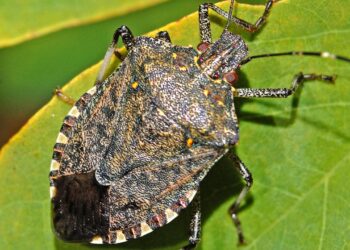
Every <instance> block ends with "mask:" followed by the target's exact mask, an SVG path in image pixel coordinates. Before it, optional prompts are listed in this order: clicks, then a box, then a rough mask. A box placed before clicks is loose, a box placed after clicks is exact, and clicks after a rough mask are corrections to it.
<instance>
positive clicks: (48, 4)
mask: <svg viewBox="0 0 350 250" xmlns="http://www.w3.org/2000/svg"><path fill="white" fill-rule="evenodd" d="M164 1H166V0H147V1H145V0H117V1H109V0H99V1H96V0H87V1H84V2H82V1H78V0H74V1H72V0H61V1H49V0H46V1H42V0H29V1H28V0H26V1H24V0H18V1H15V2H14V1H6V0H0V6H1V8H0V27H1V29H0V47H5V46H10V45H14V44H17V43H20V42H23V41H25V40H30V39H33V38H35V37H38V36H42V35H44V34H47V33H51V32H54V31H57V30H59V29H62V28H67V27H72V26H77V25H83V24H89V23H93V22H97V21H101V20H106V19H108V18H111V17H116V16H120V15H124V14H126V13H129V12H131V11H135V10H139V9H142V8H146V7H150V6H152V5H155V4H159V3H161V2H164ZM14 6H15V7H14Z"/></svg>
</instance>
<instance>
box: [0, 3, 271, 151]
mask: <svg viewBox="0 0 350 250" xmlns="http://www.w3.org/2000/svg"><path fill="white" fill-rule="evenodd" d="M118 1H122V0H117V1H114V3H113V5H116V3H117V2H118ZM145 1H146V0H145ZM148 1H149V0H148ZM31 2H32V3H34V2H35V3H36V5H38V3H40V1H35V0H31V1H29V2H28V1H26V4H22V5H21V1H17V4H16V5H14V4H13V5H12V6H13V7H12V8H13V10H12V11H13V13H14V14H15V13H16V12H17V13H26V14H27V15H28V16H26V18H28V19H33V20H35V19H36V18H37V19H40V18H42V15H37V14H38V13H37V12H33V13H32V15H33V16H30V15H31V12H30V11H31V10H30V9H29V10H28V9H25V8H31V7H32V8H37V6H33V4H31ZM90 2H91V1H90ZM92 2H93V1H92ZM123 2H125V0H123ZM130 2H132V1H130ZM203 2H218V1H217V0H211V1H208V0H165V1H162V2H160V3H155V4H154V5H152V6H148V7H146V8H143V9H138V10H130V11H129V13H126V14H123V15H121V16H118V17H113V18H109V17H107V19H106V20H102V21H96V22H95V21H94V20H92V21H91V23H89V24H82V25H77V26H75V27H66V28H64V29H60V30H58V31H53V32H49V33H48V34H46V35H43V36H40V37H38V38H34V39H30V40H26V41H23V42H20V43H18V44H15V45H11V46H7V47H4V48H1V47H0V121H1V123H0V147H1V146H2V145H3V144H4V143H6V141H7V140H8V139H9V138H10V137H11V135H13V134H14V133H16V132H17V131H18V130H19V129H20V127H21V126H22V125H23V124H24V123H25V122H26V121H27V120H28V118H29V117H30V116H31V115H33V114H34V113H35V112H36V111H37V110H38V109H39V108H40V107H41V106H43V105H44V104H45V103H46V102H47V101H48V100H49V99H50V98H51V97H52V93H53V90H54V89H55V88H56V87H58V86H63V85H64V84H65V83H66V82H68V81H69V80H70V79H72V78H73V77H74V76H76V75H78V73H79V72H81V71H83V70H84V69H86V68H87V67H89V66H91V65H93V64H95V63H96V62H98V61H99V60H101V59H102V58H103V55H104V53H105V51H106V48H107V45H108V44H109V42H110V40H111V37H112V35H113V32H114V30H115V29H116V28H118V27H119V26H120V25H122V24H125V25H127V26H128V27H130V29H131V30H132V31H133V33H134V35H141V34H144V33H146V32H148V31H151V30H153V29H156V28H158V27H161V26H163V25H165V24H167V23H169V22H173V21H176V20H178V19H179V18H181V17H183V16H185V15H187V14H189V13H191V12H194V11H196V10H197V8H198V5H199V4H200V3H203ZM239 2H241V3H242V2H244V3H264V2H265V1H264V0H244V1H243V0H242V1H239ZM23 3H24V2H23ZM41 3H44V4H46V5H49V7H50V9H51V8H53V7H55V6H50V5H55V4H56V3H54V2H52V1H48V0H45V1H41ZM6 4H7V5H9V4H8V3H7V2H5V1H4V0H1V1H0V6H2V7H4V8H3V10H2V11H1V10H0V27H1V26H2V25H9V23H11V20H10V21H9V20H5V21H4V20H3V21H1V16H2V18H7V15H9V14H11V6H10V7H8V6H7V9H5V5H6ZM75 7H76V6H75ZM111 7H112V6H111ZM21 8H22V10H21ZM5 11H7V13H3V14H2V15H1V13H2V12H5ZM60 11H62V13H56V14H59V15H61V16H62V18H63V19H64V18H65V15H67V18H68V17H69V16H68V13H65V12H64V9H63V8H57V12H60ZM9 12H10V13H9ZM42 13H43V14H45V9H42ZM5 14H7V15H5ZM34 14H36V15H34ZM46 14H50V13H46ZM16 18H20V17H18V16H17V17H16ZM102 19H103V17H102ZM13 23H14V24H13V25H12V24H11V26H10V30H13V31H14V32H15V31H16V20H15V19H14V22H13ZM21 25H25V23H24V24H23V22H22V23H21ZM75 25H76V24H75ZM5 28H6V29H9V27H5ZM0 29H1V28H0Z"/></svg>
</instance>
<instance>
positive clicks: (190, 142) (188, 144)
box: [186, 138, 193, 148]
mask: <svg viewBox="0 0 350 250" xmlns="http://www.w3.org/2000/svg"><path fill="white" fill-rule="evenodd" d="M186 144H187V147H189V148H191V147H192V145H193V139H192V138H188V139H187V142H186Z"/></svg>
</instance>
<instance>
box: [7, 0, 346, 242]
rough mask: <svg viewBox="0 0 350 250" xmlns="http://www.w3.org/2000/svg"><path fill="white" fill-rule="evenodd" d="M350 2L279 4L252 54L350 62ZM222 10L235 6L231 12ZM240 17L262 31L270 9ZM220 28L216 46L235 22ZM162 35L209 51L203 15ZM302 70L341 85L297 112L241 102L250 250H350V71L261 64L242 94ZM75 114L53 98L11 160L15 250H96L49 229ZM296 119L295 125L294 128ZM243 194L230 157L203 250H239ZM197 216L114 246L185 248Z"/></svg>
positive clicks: (320, 88)
mask: <svg viewBox="0 0 350 250" xmlns="http://www.w3.org/2000/svg"><path fill="white" fill-rule="evenodd" d="M346 2H347V4H346V3H345V2H344V4H343V5H340V4H339V3H338V2H337V1H318V2H317V4H315V2H311V1H303V0H289V1H280V2H279V3H278V4H276V5H275V6H274V8H273V9H272V11H271V15H270V17H269V19H268V23H267V24H266V25H265V27H264V28H263V30H262V31H261V32H258V34H256V35H249V34H246V33H245V32H242V34H243V36H244V38H245V40H246V41H247V43H248V46H249V48H250V53H251V55H254V54H261V53H268V52H270V53H271V52H281V51H290V50H307V51H324V50H326V51H330V52H333V53H336V54H341V55H344V56H346V55H348V56H349V55H350V47H349V46H348V41H349V39H350V22H349V21H348V13H350V4H348V3H349V1H346ZM222 6H225V8H227V3H226V4H223V5H222ZM235 12H236V14H237V15H238V16H239V17H243V18H245V19H247V20H250V21H252V22H254V20H256V18H257V17H258V16H259V15H260V14H261V13H262V12H263V7H262V6H250V5H238V6H237V9H236V11H235ZM212 20H215V24H214V25H213V28H214V32H213V33H214V36H215V37H217V36H218V35H219V34H220V32H221V31H222V27H223V25H224V23H225V22H224V21H223V20H222V19H221V18H212ZM161 29H162V30H168V31H169V33H170V35H171V37H172V40H173V42H174V43H175V44H182V45H188V44H193V45H196V44H197V43H198V42H199V38H198V37H199V35H198V21H197V14H193V15H190V16H187V17H184V18H183V19H181V20H180V21H178V22H176V23H172V24H169V25H168V26H166V27H163V28H161ZM233 29H234V30H235V31H237V29H236V28H235V27H233ZM238 31H239V32H241V30H239V29H238ZM97 70H98V65H96V66H93V67H92V68H90V69H88V70H86V71H84V72H83V73H82V74H80V75H78V76H77V77H76V78H75V79H73V80H72V81H71V82H70V83H69V84H68V85H66V86H65V88H64V91H65V92H66V93H67V94H69V95H71V96H72V97H74V98H78V97H79V96H80V95H81V94H82V93H84V91H86V90H87V89H89V88H90V87H91V86H92V84H93V82H94V79H95V76H96V72H97ZM300 71H303V72H305V73H323V74H331V75H332V74H336V75H338V79H337V82H336V84H335V85H334V86H333V85H329V84H325V83H323V82H320V81H315V82H307V83H306V84H305V86H304V88H303V91H302V93H301V94H300V99H299V105H298V106H296V105H294V106H293V105H292V98H289V99H283V100H282V99H281V100H278V99H269V100H262V99H259V100H258V99H254V100H244V101H240V102H238V103H237V104H236V106H238V108H239V112H238V114H239V119H240V131H241V134H240V143H239V145H238V146H237V147H235V151H236V152H237V154H238V155H239V156H240V158H241V159H242V161H243V162H244V163H245V164H246V165H247V166H248V167H249V169H250V170H251V172H252V173H253V176H254V181H255V183H254V185H253V188H252V190H251V192H250V195H249V197H248V199H246V200H245V202H244V203H243V207H242V209H241V211H240V214H239V216H240V219H241V221H242V226H243V229H244V232H245V235H246V238H247V242H248V243H247V245H246V246H245V247H243V248H242V249H349V248H350V240H349V235H350V227H349V222H350V219H349V218H350V209H349V208H350V202H349V200H350V193H349V191H348V187H349V185H348V184H347V183H348V180H347V179H348V176H349V174H350V170H349V168H348V166H349V163H350V156H349V151H350V127H349V126H350V125H349V120H350V115H349V112H348V109H349V105H350V102H349V97H350V94H349V93H350V85H349V84H348V83H349V80H350V69H349V64H346V63H344V62H340V61H334V60H331V59H322V58H307V57H280V58H269V59H256V60H255V61H252V62H251V63H249V64H247V65H245V66H244V67H242V71H241V72H240V79H241V81H240V82H239V84H238V86H237V87H246V86H250V87H288V86H289V85H290V83H291V81H292V78H293V75H294V74H296V73H298V72H300ZM69 108H70V107H69V106H67V105H66V104H64V103H62V102H61V101H59V100H57V98H53V99H52V100H51V101H50V102H49V103H48V104H47V105H46V106H44V107H43V108H42V109H41V110H40V111H39V112H38V113H37V114H36V115H35V116H33V117H32V119H31V120H30V121H29V122H28V124H27V125H26V126H25V127H23V129H22V130H21V131H20V132H19V133H18V134H17V135H16V136H15V137H13V138H12V140H11V141H10V142H9V143H8V144H7V145H6V146H5V147H4V148H3V149H2V151H1V153H0V176H1V178H2V180H1V182H0V187H1V190H2V195H1V196H0V221H1V224H0V245H1V246H2V247H3V248H4V249H26V248H30V247H31V248H33V246H34V248H40V249H54V248H56V249H68V248H74V249H89V248H92V246H90V245H82V244H75V245H73V244H67V243H64V242H61V241H59V240H57V239H56V238H55V237H54V234H53V233H52V231H51V226H50V220H51V218H50V201H49V193H48V177H47V176H48V171H49V164H50V159H51V154H52V146H53V144H54V142H55V139H56V136H57V133H58V131H59V128H60V125H61V122H62V120H63V118H64V116H65V114H66V113H67V111H68V110H69ZM293 112H297V114H296V117H295V119H290V117H291V116H290V115H291V113H293ZM242 187H243V182H242V181H241V180H240V177H239V176H238V174H236V172H235V170H234V168H233V167H232V163H231V162H230V161H229V160H228V159H226V158H225V159H223V160H222V161H220V162H219V164H217V165H216V166H215V167H214V168H213V169H212V171H211V172H210V173H209V175H208V176H207V178H206V179H205V180H204V181H203V185H202V192H201V195H202V207H203V221H202V224H203V235H202V242H201V243H200V245H199V249H233V248H235V246H236V243H237V238H236V231H235V228H234V225H233V223H232V221H231V219H230V216H229V214H228V212H227V210H228V208H229V207H230V205H231V204H232V202H233V201H234V200H235V198H236V197H237V195H238V193H239V191H240V189H241V188H242ZM189 212H190V211H189V209H187V210H185V211H184V213H182V214H181V216H180V217H179V218H178V219H176V220H175V221H174V222H172V223H170V224H169V225H167V226H165V227H163V228H162V229H159V230H156V231H155V232H154V233H152V234H150V235H148V236H145V237H143V238H141V239H138V240H134V241H130V242H127V243H125V244H122V245H117V246H114V247H113V248H115V249H124V248H128V249H140V248H142V249H178V248H179V247H181V246H182V245H184V244H185V243H186V239H187V231H188V223H189V215H190V213H189ZM103 247H104V246H97V247H96V248H103ZM94 248H95V247H94Z"/></svg>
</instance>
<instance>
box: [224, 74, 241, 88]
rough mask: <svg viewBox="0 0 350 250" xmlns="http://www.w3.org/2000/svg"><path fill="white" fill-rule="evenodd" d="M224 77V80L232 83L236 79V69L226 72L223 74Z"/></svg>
mask: <svg viewBox="0 0 350 250" xmlns="http://www.w3.org/2000/svg"><path fill="white" fill-rule="evenodd" d="M224 79H225V80H226V82H228V83H230V84H232V85H233V84H235V83H236V82H237V81H238V74H237V73H236V71H231V72H228V73H226V74H225V75H224Z"/></svg>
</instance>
